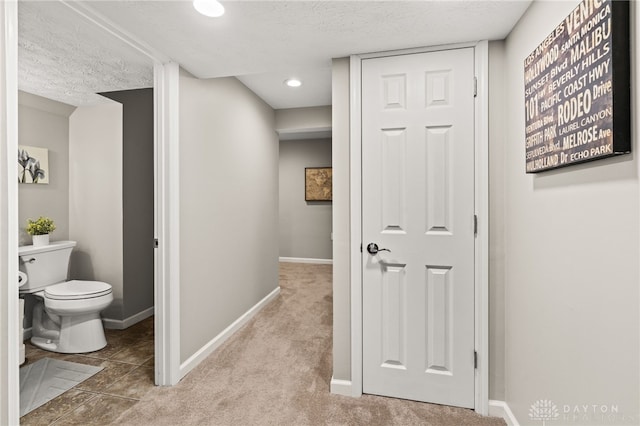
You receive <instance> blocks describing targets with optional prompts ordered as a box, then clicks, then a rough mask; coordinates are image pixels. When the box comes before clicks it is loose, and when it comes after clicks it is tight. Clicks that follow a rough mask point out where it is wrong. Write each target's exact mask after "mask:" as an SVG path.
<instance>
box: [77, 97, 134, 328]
mask: <svg viewBox="0 0 640 426" xmlns="http://www.w3.org/2000/svg"><path fill="white" fill-rule="evenodd" d="M69 238H70V239H72V240H74V241H77V246H76V248H75V249H74V251H73V253H72V256H71V265H70V278H72V279H80V280H97V281H104V282H106V283H109V284H111V286H112V288H113V299H114V300H113V302H112V303H111V305H109V307H108V308H107V309H105V310H104V311H103V313H102V316H103V317H105V318H110V319H116V320H120V319H122V318H123V312H124V310H123V303H124V302H123V299H124V289H123V283H122V258H123V256H122V105H120V104H119V103H116V102H112V103H109V104H101V105H95V106H82V107H78V108H76V110H75V111H74V112H73V114H72V115H71V117H70V118H69Z"/></svg>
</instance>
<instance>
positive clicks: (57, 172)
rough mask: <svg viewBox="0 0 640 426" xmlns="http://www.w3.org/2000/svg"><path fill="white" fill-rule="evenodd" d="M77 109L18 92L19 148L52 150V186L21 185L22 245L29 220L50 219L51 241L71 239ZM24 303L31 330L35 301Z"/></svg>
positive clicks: (26, 324) (26, 242)
mask: <svg viewBox="0 0 640 426" xmlns="http://www.w3.org/2000/svg"><path fill="white" fill-rule="evenodd" d="M74 110H75V107H74V106H71V105H67V104H63V103H61V102H57V101H53V100H50V99H47V98H43V97H40V96H36V95H32V94H30V93H26V92H22V91H18V144H19V145H27V146H35V147H40V148H47V149H48V150H49V184H47V185H36V184H19V185H18V221H19V222H18V223H19V225H20V228H19V234H18V238H19V241H20V242H19V244H20V245H21V246H23V245H30V244H31V236H30V235H28V234H27V233H26V231H25V228H26V223H27V219H37V218H38V217H40V216H48V217H50V218H51V219H53V220H54V222H55V225H56V230H55V231H54V232H53V233H52V234H51V236H50V238H51V240H52V241H56V240H68V239H69V116H70V115H71V113H72V112H73V111H74ZM24 299H25V311H24V312H25V317H24V327H25V329H27V330H28V329H29V328H30V327H31V312H32V311H33V306H34V304H35V299H34V298H33V297H30V296H26V297H24Z"/></svg>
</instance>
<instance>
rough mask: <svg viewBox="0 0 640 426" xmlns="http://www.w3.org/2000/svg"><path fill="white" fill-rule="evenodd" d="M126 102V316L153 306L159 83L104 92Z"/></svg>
mask: <svg viewBox="0 0 640 426" xmlns="http://www.w3.org/2000/svg"><path fill="white" fill-rule="evenodd" d="M102 95H103V96H106V97H108V98H110V99H113V100H115V101H117V102H119V103H121V104H122V235H123V249H122V255H123V303H124V310H123V318H128V317H130V316H133V315H136V314H138V313H140V312H142V311H144V310H146V309H149V308H151V307H153V294H154V292H153V250H154V248H153V244H152V242H153V220H154V213H153V211H154V206H153V176H154V174H153V173H154V172H153V132H154V124H153V89H138V90H124V91H119V92H110V93H102Z"/></svg>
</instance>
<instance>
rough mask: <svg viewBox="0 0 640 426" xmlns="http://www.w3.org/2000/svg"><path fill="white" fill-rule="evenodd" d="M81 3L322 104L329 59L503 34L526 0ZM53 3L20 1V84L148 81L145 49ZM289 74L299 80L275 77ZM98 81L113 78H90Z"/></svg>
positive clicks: (175, 56)
mask: <svg viewBox="0 0 640 426" xmlns="http://www.w3.org/2000/svg"><path fill="white" fill-rule="evenodd" d="M49 3H50V4H49ZM82 3H83V5H85V6H88V7H89V8H91V9H93V10H94V11H96V12H97V13H98V14H100V15H102V16H103V17H105V18H106V19H107V20H110V21H111V22H112V23H114V24H115V25H116V26H117V27H119V28H120V29H122V30H124V31H125V32H128V33H130V34H132V35H134V36H135V37H136V38H138V39H139V40H140V41H142V42H144V43H146V44H148V45H149V46H151V47H152V48H154V49H156V50H157V51H159V52H162V53H163V54H165V55H166V56H168V57H170V58H172V60H174V61H176V62H178V63H180V64H181V66H182V67H184V68H185V69H186V70H187V71H189V72H190V73H192V74H193V75H195V76H196V77H200V78H212V77H222V76H238V77H239V78H240V80H241V81H243V82H244V83H245V84H246V85H247V86H248V87H249V88H251V89H252V90H254V91H255V92H256V93H257V94H258V95H259V96H261V97H262V98H263V99H264V100H265V101H267V103H269V104H271V105H272V106H273V107H274V108H293V107H301V106H315V105H327V104H329V103H330V96H331V72H330V67H331V58H336V57H344V56H348V55H350V54H355V53H366V52H376V51H383V50H391V49H400V48H409V47H418V46H429V45H439V44H448V43H457V42H464V41H472V40H482V39H489V40H492V39H503V38H504V37H505V36H506V35H507V34H508V33H509V31H510V30H511V29H512V28H513V26H514V25H515V23H516V22H517V21H518V19H519V18H520V16H521V15H522V14H523V13H524V11H525V10H526V8H527V7H528V5H529V3H530V1H529V0H522V1H507V0H494V1H477V0H476V1H473V0H472V1H408V2H407V1H226V2H223V4H224V5H225V8H226V13H225V15H224V16H223V17H221V18H218V19H211V18H206V17H204V16H201V15H199V14H198V13H196V12H195V10H194V9H193V7H192V5H191V2H190V1H135V0H133V1H132V0H129V1H85V2H82ZM60 7H63V8H64V6H61V5H60V3H58V2H53V3H51V2H46V4H45V5H42V4H39V3H38V4H37V5H31V2H28V3H24V2H20V19H21V25H20V28H21V33H20V37H21V39H22V38H24V41H21V43H20V55H21V56H20V58H21V64H20V71H21V74H22V73H26V76H27V77H30V78H27V79H26V82H28V83H29V87H33V86H36V85H37V83H38V80H39V79H41V80H43V84H45V85H48V86H49V87H51V90H54V88H55V85H56V81H57V80H63V84H64V85H65V92H67V91H69V92H73V91H74V89H77V91H78V92H80V91H82V88H83V86H82V79H86V80H87V81H88V83H91V84H87V85H86V86H87V90H90V91H93V92H97V91H109V90H119V89H126V88H131V85H132V84H139V85H142V86H140V87H145V86H149V85H150V83H151V81H152V80H151V67H150V64H148V63H146V62H145V60H144V58H142V57H140V56H139V55H138V54H136V53H135V51H132V49H131V48H129V47H128V46H126V45H125V46H123V45H122V43H121V42H119V41H117V40H115V39H114V40H109V39H111V38H112V36H111V35H110V34H107V33H106V32H103V31H102V30H100V29H97V28H94V29H93V31H92V29H91V28H90V26H89V27H87V25H88V24H87V23H86V22H82V21H83V19H84V18H81V17H80V16H77V17H76V18H75V19H73V17H70V16H69V14H72V13H73V12H71V11H64V13H62V12H60V10H58V9H59V8H60ZM45 9H46V10H45ZM49 9H51V10H49ZM49 12H52V13H49ZM34 13H35V15H34ZM23 21H24V22H23ZM52 34H53V36H52ZM25 51H26V52H27V53H25ZM40 55H42V57H43V58H44V59H38V58H39V56H40ZM23 58H24V61H23ZM43 62H44V64H45V65H46V66H45V67H42V68H41V69H39V68H40V65H41V64H42V63H43ZM56 65H57V66H58V68H57V69H56V70H51V69H52V68H54V67H55V66H56ZM96 65H97V67H96ZM33 68H35V70H34V69H33ZM120 71H122V73H120V74H119V72H120ZM290 76H299V78H301V79H302V80H303V82H304V86H303V87H302V88H299V89H297V90H295V91H294V90H292V89H290V88H288V87H286V86H284V85H283V84H282V82H283V80H285V79H286V78H288V77H290ZM66 77H72V79H73V82H66V83H65V82H64V80H65V78H66ZM20 80H21V86H23V87H25V88H26V87H27V86H26V85H25V84H26V82H25V81H24V79H23V76H22V75H21V78H20ZM103 83H104V84H105V85H107V83H108V84H112V83H113V84H117V83H120V84H122V87H118V88H114V87H111V86H110V87H106V88H105V87H97V86H99V85H100V84H103ZM27 91H29V90H27ZM36 93H37V92H36ZM37 94H41V93H37ZM87 96H88V95H87ZM94 96H95V95H94ZM47 97H51V96H47ZM88 98H89V99H91V97H90V96H88ZM54 99H55V98H54ZM58 100H60V99H58ZM69 103H70V102H69Z"/></svg>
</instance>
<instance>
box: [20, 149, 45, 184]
mask: <svg viewBox="0 0 640 426" xmlns="http://www.w3.org/2000/svg"><path fill="white" fill-rule="evenodd" d="M18 182H19V183H45V184H46V183H49V150H48V149H46V148H37V147H35V146H26V145H19V146H18Z"/></svg>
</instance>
